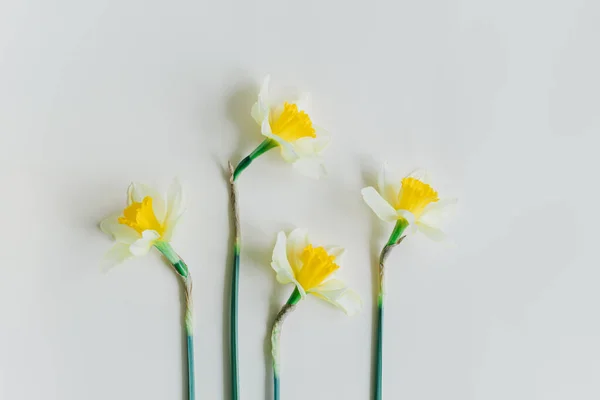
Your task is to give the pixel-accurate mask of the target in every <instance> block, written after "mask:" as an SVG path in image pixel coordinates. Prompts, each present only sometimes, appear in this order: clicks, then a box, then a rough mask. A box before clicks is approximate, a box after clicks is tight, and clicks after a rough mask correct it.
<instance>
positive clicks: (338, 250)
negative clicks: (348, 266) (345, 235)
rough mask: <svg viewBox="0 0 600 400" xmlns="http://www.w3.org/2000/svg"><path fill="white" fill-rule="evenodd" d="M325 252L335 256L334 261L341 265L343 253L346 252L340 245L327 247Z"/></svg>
mask: <svg viewBox="0 0 600 400" xmlns="http://www.w3.org/2000/svg"><path fill="white" fill-rule="evenodd" d="M327 254H329V255H330V256H334V257H335V260H334V261H335V263H336V264H337V265H339V266H340V267H341V266H342V264H343V262H344V255H345V254H346V249H344V248H343V247H340V246H331V247H328V248H327Z"/></svg>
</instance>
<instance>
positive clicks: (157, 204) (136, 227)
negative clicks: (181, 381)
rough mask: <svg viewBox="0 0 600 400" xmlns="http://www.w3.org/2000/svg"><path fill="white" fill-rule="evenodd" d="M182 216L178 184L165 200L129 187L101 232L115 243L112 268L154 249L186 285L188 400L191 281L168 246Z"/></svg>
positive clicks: (146, 190) (146, 188)
mask: <svg viewBox="0 0 600 400" xmlns="http://www.w3.org/2000/svg"><path fill="white" fill-rule="evenodd" d="M183 212H184V205H183V194H182V189H181V185H180V184H179V181H177V180H174V181H173V183H172V184H171V186H170V187H169V190H168V193H167V196H166V199H165V198H163V197H162V196H161V195H160V193H158V192H157V191H156V190H155V189H153V188H151V187H150V186H147V185H143V184H139V183H132V184H131V185H130V186H129V189H128V190H127V206H126V207H125V208H124V209H123V211H121V212H119V213H117V214H114V215H112V216H111V217H108V218H106V219H105V220H104V221H102V222H101V223H100V228H101V229H102V231H103V232H105V233H106V234H108V235H110V236H112V237H113V238H114V239H115V241H116V242H117V243H116V244H115V245H114V246H113V247H112V249H111V250H110V251H109V252H108V254H107V256H106V258H107V260H108V261H110V262H111V263H112V264H116V263H119V262H122V261H124V260H126V259H129V258H131V257H134V256H142V255H145V254H147V253H148V252H149V251H150V249H151V248H152V247H155V248H156V249H157V250H158V251H159V252H160V253H162V255H163V256H164V257H165V258H166V259H167V260H168V261H169V263H170V264H171V265H172V267H173V269H174V270H175V271H176V272H177V274H178V276H179V277H180V278H181V279H182V281H183V283H184V285H185V301H186V312H185V329H186V334H187V356H188V357H187V358H188V378H187V383H188V400H194V398H195V373H194V336H193V298H192V277H191V275H190V271H189V269H188V266H187V265H186V263H185V262H184V261H183V260H182V259H181V257H179V255H178V254H177V253H176V252H175V250H173V247H172V246H171V243H170V242H171V236H172V235H173V230H174V229H175V226H176V225H177V222H178V221H179V218H180V217H181V215H182V214H183Z"/></svg>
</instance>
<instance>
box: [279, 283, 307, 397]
mask: <svg viewBox="0 0 600 400" xmlns="http://www.w3.org/2000/svg"><path fill="white" fill-rule="evenodd" d="M300 299H302V296H300V292H299V291H298V288H296V289H294V291H293V292H292V295H291V296H290V298H289V299H288V301H287V303H285V305H284V306H283V307H282V308H281V311H279V314H277V317H275V322H274V323H273V330H272V331H271V345H272V348H271V354H272V355H273V400H279V366H280V361H279V359H280V358H279V339H280V337H281V328H282V327H283V321H284V320H285V318H286V317H287V316H288V314H289V313H290V312H292V311H294V309H295V308H296V304H298V302H299V301H300Z"/></svg>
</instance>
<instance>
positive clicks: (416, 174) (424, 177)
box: [406, 168, 431, 185]
mask: <svg viewBox="0 0 600 400" xmlns="http://www.w3.org/2000/svg"><path fill="white" fill-rule="evenodd" d="M406 177H407V178H415V179H418V180H420V181H421V182H423V183H426V184H428V185H430V184H431V178H430V176H429V172H427V170H425V169H423V168H417V169H415V170H413V171H411V173H410V174H408V175H406Z"/></svg>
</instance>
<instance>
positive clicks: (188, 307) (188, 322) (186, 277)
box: [154, 242, 196, 400]
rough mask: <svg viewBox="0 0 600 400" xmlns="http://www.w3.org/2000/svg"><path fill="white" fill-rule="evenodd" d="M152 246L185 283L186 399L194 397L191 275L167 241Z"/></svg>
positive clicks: (193, 399) (194, 375)
mask: <svg viewBox="0 0 600 400" xmlns="http://www.w3.org/2000/svg"><path fill="white" fill-rule="evenodd" d="M154 247H156V248H157V249H158V251H160V252H161V253H162V254H163V255H164V256H165V258H166V259H167V260H168V261H169V263H171V265H172V266H173V268H174V269H175V272H177V274H178V275H179V277H180V278H181V279H182V280H183V283H184V285H185V333H186V342H187V363H188V397H187V398H188V400H195V399H196V374H195V368H194V300H193V297H192V277H191V275H190V271H189V269H188V266H187V264H186V263H185V262H184V261H183V260H182V259H181V257H179V255H178V254H177V253H176V252H175V250H173V247H171V244H170V243H168V242H156V243H155V245H154Z"/></svg>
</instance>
